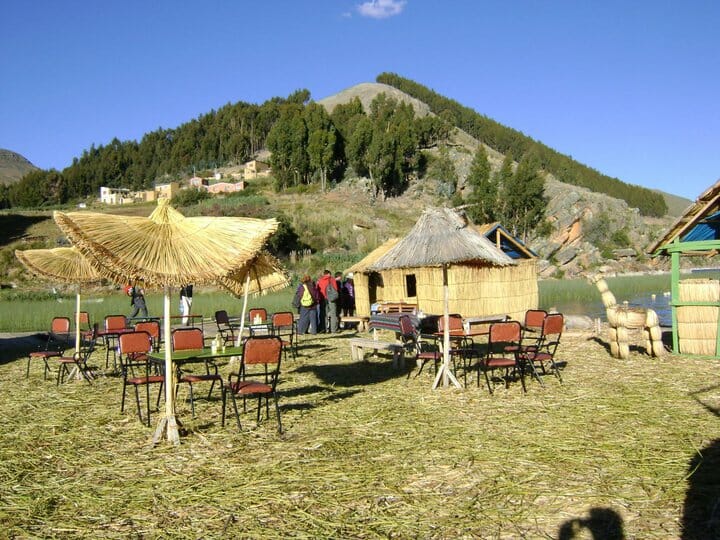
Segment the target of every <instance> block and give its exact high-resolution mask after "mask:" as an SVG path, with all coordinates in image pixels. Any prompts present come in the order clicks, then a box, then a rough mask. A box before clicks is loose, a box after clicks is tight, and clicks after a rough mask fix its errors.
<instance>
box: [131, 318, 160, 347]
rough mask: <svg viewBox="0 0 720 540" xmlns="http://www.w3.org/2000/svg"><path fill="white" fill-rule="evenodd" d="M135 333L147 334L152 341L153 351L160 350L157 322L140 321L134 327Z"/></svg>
mask: <svg viewBox="0 0 720 540" xmlns="http://www.w3.org/2000/svg"><path fill="white" fill-rule="evenodd" d="M135 331H136V332H147V333H148V334H150V339H152V348H153V350H154V351H159V350H160V323H159V322H157V321H142V322H139V323H137V324H136V325H135Z"/></svg>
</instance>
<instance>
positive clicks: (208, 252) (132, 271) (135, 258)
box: [54, 199, 278, 444]
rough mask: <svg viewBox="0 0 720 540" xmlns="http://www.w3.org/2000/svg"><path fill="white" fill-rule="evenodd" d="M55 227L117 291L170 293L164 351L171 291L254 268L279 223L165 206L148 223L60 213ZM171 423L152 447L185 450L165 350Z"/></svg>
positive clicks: (166, 419)
mask: <svg viewBox="0 0 720 540" xmlns="http://www.w3.org/2000/svg"><path fill="white" fill-rule="evenodd" d="M54 219H55V222H56V223H57V224H58V226H59V227H60V229H61V230H62V231H63V232H64V233H65V234H66V235H67V236H68V238H70V240H71V241H72V242H73V243H74V244H75V245H76V246H77V248H78V250H80V252H81V253H82V254H83V255H85V256H86V257H87V258H88V260H89V261H90V262H91V264H93V266H95V268H97V269H98V270H99V271H100V273H101V274H102V275H104V276H107V277H108V278H110V279H113V280H114V281H116V282H118V283H122V282H125V281H127V280H131V281H139V280H142V281H144V282H145V284H146V286H148V287H157V288H162V289H163V290H164V302H163V312H164V335H165V343H166V344H169V343H170V342H171V336H170V289H171V287H180V286H182V285H183V284H185V283H207V284H215V283H219V282H220V281H221V280H222V279H223V278H228V279H231V278H230V274H231V273H232V272H237V271H239V270H241V269H242V268H243V267H244V266H245V265H247V264H248V263H250V262H251V261H252V260H253V258H254V257H255V255H256V254H257V253H258V251H259V250H260V249H261V248H262V246H263V244H264V243H265V241H266V240H267V238H268V237H269V236H270V235H271V234H272V233H273V232H275V230H276V229H277V225H278V224H277V221H275V220H274V219H268V220H263V219H252V218H240V217H206V216H202V217H185V216H183V215H182V214H181V213H180V212H178V211H177V210H175V209H174V208H172V207H171V206H170V205H169V204H168V202H167V200H166V199H161V200H159V201H158V206H157V208H156V209H155V210H154V211H153V213H152V214H151V215H150V216H149V217H147V218H145V217H137V216H118V215H112V214H99V213H92V212H71V213H67V214H65V213H62V212H55V213H54ZM165 373H166V377H169V378H170V380H168V382H167V384H166V389H165V416H164V417H163V418H162V419H161V420H160V423H159V424H158V427H157V430H156V432H155V437H154V439H153V440H154V441H155V442H158V441H159V440H160V439H161V438H162V436H163V434H164V433H165V432H166V431H167V438H168V440H170V441H171V442H173V443H174V444H179V442H180V437H179V433H178V426H177V420H176V418H175V403H174V385H173V384H172V377H173V376H174V370H173V369H172V354H171V351H170V347H169V346H167V345H166V347H165Z"/></svg>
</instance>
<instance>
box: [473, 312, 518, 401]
mask: <svg viewBox="0 0 720 540" xmlns="http://www.w3.org/2000/svg"><path fill="white" fill-rule="evenodd" d="M521 346H522V329H521V327H520V323H519V322H517V321H507V322H499V323H493V324H491V325H490V333H489V334H488V343H487V351H486V353H485V356H484V357H483V358H481V359H480V363H479V369H478V378H477V384H478V386H480V372H482V373H483V374H484V375H485V382H486V383H487V387H488V390H489V391H490V393H491V394H492V393H493V387H492V384H491V382H490V377H489V376H488V373H489V372H493V371H496V370H503V371H504V372H505V375H504V376H503V379H504V381H505V388H507V387H508V386H509V383H510V377H511V375H515V374H517V373H519V374H520V382H521V383H522V388H523V392H526V391H527V389H526V388H525V370H524V365H523V362H522V360H521V359H520V356H519V355H520V354H521V353H520V350H521V349H520V348H521Z"/></svg>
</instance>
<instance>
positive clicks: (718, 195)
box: [648, 180, 720, 254]
mask: <svg viewBox="0 0 720 540" xmlns="http://www.w3.org/2000/svg"><path fill="white" fill-rule="evenodd" d="M718 210H720V180H718V181H717V182H715V184H713V185H712V186H710V187H709V188H708V189H706V190H705V192H704V193H703V194H702V195H700V197H698V199H697V200H696V201H695V202H694V203H693V204H691V205H690V206H688V207H687V209H686V210H685V212H684V213H683V215H681V216H680V217H679V218H677V219H676V220H675V222H674V223H673V224H672V225H671V226H670V228H669V229H668V230H667V232H666V233H665V235H664V236H662V237H661V238H660V239H659V240H658V241H657V242H655V244H653V245H652V246H651V247H650V249H649V250H648V252H649V253H652V254H659V253H661V252H662V251H663V248H664V247H665V246H667V245H668V244H670V243H672V242H674V241H675V240H676V239H678V238H682V237H685V236H686V235H688V233H690V232H691V231H692V230H693V229H694V228H695V227H697V226H698V225H700V224H701V223H702V222H703V220H705V219H706V218H707V217H708V216H711V215H712V214H715V213H717V212H718Z"/></svg>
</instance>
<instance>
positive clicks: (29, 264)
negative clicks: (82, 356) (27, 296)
mask: <svg viewBox="0 0 720 540" xmlns="http://www.w3.org/2000/svg"><path fill="white" fill-rule="evenodd" d="M15 256H16V257H17V258H18V260H19V261H20V262H21V263H23V265H24V266H25V267H26V268H27V269H28V270H30V271H31V272H32V273H33V274H35V275H37V276H40V277H42V278H45V279H49V280H54V281H59V282H62V283H74V284H76V285H77V290H76V293H75V352H76V353H79V352H80V287H81V285H82V284H88V283H96V282H98V281H101V280H102V276H101V275H100V273H99V272H98V271H97V270H96V269H95V268H94V267H93V266H92V265H91V264H90V262H89V261H88V260H87V259H86V258H85V257H83V256H82V255H81V254H80V252H79V251H78V250H77V249H75V248H74V247H61V248H54V249H26V250H19V249H16V250H15Z"/></svg>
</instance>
